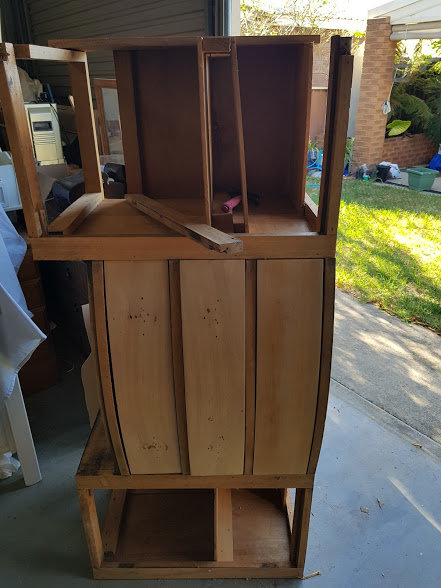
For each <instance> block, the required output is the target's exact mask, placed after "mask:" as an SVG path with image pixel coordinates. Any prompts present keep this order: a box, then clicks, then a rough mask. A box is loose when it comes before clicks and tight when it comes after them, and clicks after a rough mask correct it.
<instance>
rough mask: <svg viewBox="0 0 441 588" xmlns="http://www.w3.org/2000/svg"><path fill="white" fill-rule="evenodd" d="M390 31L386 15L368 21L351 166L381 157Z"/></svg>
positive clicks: (391, 46)
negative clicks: (382, 106) (383, 105)
mask: <svg viewBox="0 0 441 588" xmlns="http://www.w3.org/2000/svg"><path fill="white" fill-rule="evenodd" d="M390 34H391V25H390V21H389V18H375V19H370V20H368V21H367V28H366V45H365V52H364V61H363V70H362V75H361V85H360V99H359V102H358V112H357V122H356V127H355V142H354V155H353V159H352V169H356V168H357V167H359V166H360V165H361V164H362V163H366V164H367V165H371V164H373V163H380V161H382V159H383V146H384V133H385V128H386V116H385V115H384V114H383V111H382V110H381V105H382V104H383V102H384V101H385V100H388V98H389V94H390V90H391V86H392V80H393V73H394V60H395V50H396V42H395V41H391V40H390Z"/></svg>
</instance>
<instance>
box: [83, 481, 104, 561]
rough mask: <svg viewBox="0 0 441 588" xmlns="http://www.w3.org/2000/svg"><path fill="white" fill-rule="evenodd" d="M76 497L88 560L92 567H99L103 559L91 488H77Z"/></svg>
mask: <svg viewBox="0 0 441 588" xmlns="http://www.w3.org/2000/svg"><path fill="white" fill-rule="evenodd" d="M78 498H79V501H80V508H81V516H82V517H83V525H84V531H85V533H86V539H87V545H88V547H89V555H90V562H91V564H92V567H93V568H99V567H100V566H101V563H102V561H103V556H104V552H103V542H102V539H101V531H100V526H99V523H98V516H97V513H96V505H95V498H94V496H93V490H83V489H81V488H78Z"/></svg>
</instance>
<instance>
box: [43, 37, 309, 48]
mask: <svg viewBox="0 0 441 588" xmlns="http://www.w3.org/2000/svg"><path fill="white" fill-rule="evenodd" d="M231 39H235V40H236V44H237V45H238V46H241V45H292V44H301V43H319V42H320V36H319V35H286V36H282V35H281V36H277V37H121V38H117V37H102V38H95V39H52V40H50V41H48V45H49V46H50V47H58V48H61V49H78V50H80V51H123V50H130V51H131V50H135V49H145V48H146V47H184V46H196V45H198V44H199V43H202V46H203V49H204V50H205V51H214V52H215V51H219V50H221V49H222V47H223V45H224V44H225V43H229V42H231Z"/></svg>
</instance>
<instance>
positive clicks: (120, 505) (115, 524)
mask: <svg viewBox="0 0 441 588" xmlns="http://www.w3.org/2000/svg"><path fill="white" fill-rule="evenodd" d="M126 495H127V490H112V493H111V495H110V499H109V506H108V507H107V512H106V518H105V520H104V525H103V532H102V541H103V550H104V558H105V559H106V560H112V559H113V558H114V557H115V551H116V546H117V544H118V538H119V530H120V526H121V520H122V517H123V514H124V506H125V503H126Z"/></svg>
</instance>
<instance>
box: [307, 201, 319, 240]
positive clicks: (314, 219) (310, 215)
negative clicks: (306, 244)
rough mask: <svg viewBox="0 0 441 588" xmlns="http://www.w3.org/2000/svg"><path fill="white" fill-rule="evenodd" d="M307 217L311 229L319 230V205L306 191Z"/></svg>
mask: <svg viewBox="0 0 441 588" xmlns="http://www.w3.org/2000/svg"><path fill="white" fill-rule="evenodd" d="M305 219H306V221H307V223H308V225H309V227H310V229H311V231H317V230H318V228H319V227H318V206H317V204H316V203H315V202H314V201H313V200H312V198H311V197H310V196H309V195H308V194H307V193H306V192H305Z"/></svg>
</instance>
